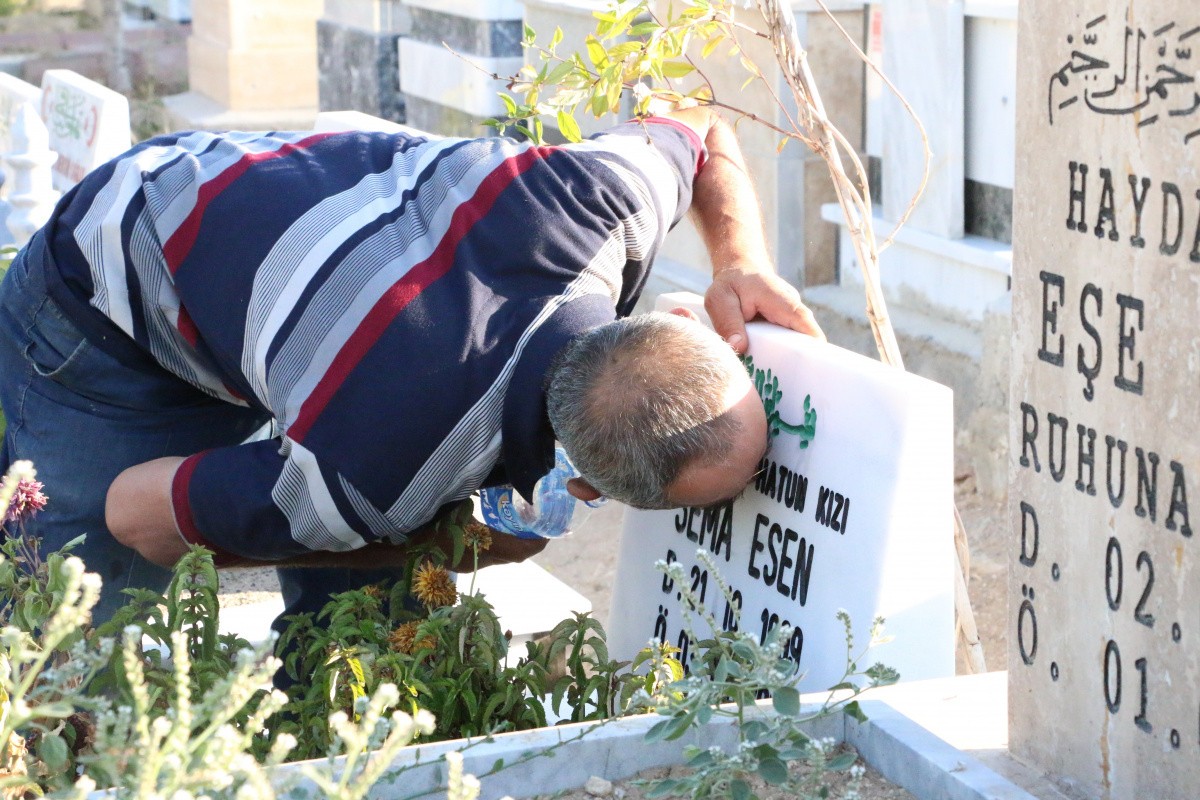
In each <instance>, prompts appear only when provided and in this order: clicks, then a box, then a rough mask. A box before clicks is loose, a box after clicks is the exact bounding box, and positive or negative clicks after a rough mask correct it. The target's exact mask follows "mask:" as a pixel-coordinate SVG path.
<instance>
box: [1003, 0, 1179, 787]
mask: <svg viewBox="0 0 1200 800" xmlns="http://www.w3.org/2000/svg"><path fill="white" fill-rule="evenodd" d="M1019 26H1020V34H1019V39H1018V43H1019V44H1018V46H1019V49H1020V54H1019V58H1018V64H1019V68H1018V99H1019V104H1018V109H1017V112H1018V113H1017V143H1018V144H1017V148H1018V151H1017V174H1016V186H1015V202H1014V226H1013V233H1014V235H1013V245H1014V261H1013V287H1012V288H1013V302H1012V309H1013V348H1014V349H1013V375H1012V391H1011V395H1010V396H1011V401H1010V403H1011V412H1010V439H1009V442H1010V475H1011V481H1010V486H1011V488H1010V497H1011V526H1012V538H1011V540H1010V541H1011V547H1010V551H1009V552H1010V557H1011V560H1010V565H1011V572H1010V574H1011V582H1010V587H1009V604H1008V605H1009V637H1008V641H1009V654H1010V655H1009V716H1010V725H1009V734H1010V746H1011V750H1012V752H1013V753H1015V754H1017V755H1018V756H1020V757H1022V758H1025V759H1027V760H1030V761H1032V762H1034V763H1035V764H1036V765H1037V767H1038V768H1039V769H1040V770H1042V771H1045V772H1048V773H1049V774H1051V775H1053V776H1056V777H1058V778H1060V779H1061V780H1063V781H1065V782H1069V783H1070V784H1072V785H1073V786H1075V787H1077V788H1078V789H1080V790H1082V792H1083V793H1084V794H1085V795H1087V796H1090V797H1101V798H1113V799H1114V800H1115V799H1116V798H1120V799H1121V800H1124V798H1139V800H1148V799H1150V800H1152V799H1154V798H1194V797H1200V723H1198V720H1200V568H1198V564H1197V557H1198V556H1200V552H1198V551H1197V542H1196V539H1195V537H1194V535H1193V526H1192V524H1191V518H1190V503H1194V502H1196V498H1197V497H1200V485H1198V484H1197V475H1198V474H1200V436H1198V435H1197V426H1198V425H1200V402H1198V400H1197V398H1198V395H1197V386H1198V385H1200V5H1197V4H1196V2H1195V0H1156V2H1129V0H1080V2H1073V3H1064V2H1062V1H1061V0H1021V7H1020V14H1019Z"/></svg>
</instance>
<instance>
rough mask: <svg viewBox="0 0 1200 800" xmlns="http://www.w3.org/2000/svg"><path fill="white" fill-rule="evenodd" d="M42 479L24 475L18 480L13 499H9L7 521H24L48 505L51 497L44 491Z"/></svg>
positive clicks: (5, 518)
mask: <svg viewBox="0 0 1200 800" xmlns="http://www.w3.org/2000/svg"><path fill="white" fill-rule="evenodd" d="M43 488H44V487H43V485H42V482H41V481H38V480H34V479H33V478H26V477H22V478H20V479H18V480H17V486H16V489H15V490H14V491H13V496H12V500H10V501H9V504H8V511H7V512H5V514H4V521H5V522H22V521H24V520H27V519H31V518H32V517H33V515H34V514H36V513H37V512H39V511H41V510H42V509H43V508H45V507H46V502H47V501H48V500H49V499H50V498H48V497H46V495H44V494H43V493H42V489H43Z"/></svg>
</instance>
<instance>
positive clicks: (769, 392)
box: [741, 356, 817, 450]
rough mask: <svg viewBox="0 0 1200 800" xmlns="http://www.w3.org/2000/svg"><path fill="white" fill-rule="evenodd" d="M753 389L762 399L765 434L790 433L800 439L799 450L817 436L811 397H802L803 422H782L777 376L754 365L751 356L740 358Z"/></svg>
mask: <svg viewBox="0 0 1200 800" xmlns="http://www.w3.org/2000/svg"><path fill="white" fill-rule="evenodd" d="M741 359H742V364H744V365H745V367H746V372H748V373H749V374H750V380H751V381H753V382H754V389H755V391H757V392H758V396H759V397H760V398H761V399H762V402H763V410H765V411H766V412H767V432H768V434H769V435H770V436H771V437H772V438H774V437H776V436H778V435H779V434H780V433H790V434H792V435H793V436H798V437H799V438H800V449H801V450H803V449H804V448H806V447H808V444H809V442H811V441H812V440H813V437H814V436H816V435H817V410H816V409H815V408H813V407H812V395H805V396H804V422H803V423H802V424H798V425H797V424H793V423H791V422H787V421H786V420H784V419H783V418H782V417H781V416H780V414H779V401H780V400H782V399H783V390H782V389H780V388H779V376H777V375H773V374H772V372H771V370H770V368H767V369H766V370H763V369H761V368H759V367H756V366H755V365H754V358H753V357H752V356H741Z"/></svg>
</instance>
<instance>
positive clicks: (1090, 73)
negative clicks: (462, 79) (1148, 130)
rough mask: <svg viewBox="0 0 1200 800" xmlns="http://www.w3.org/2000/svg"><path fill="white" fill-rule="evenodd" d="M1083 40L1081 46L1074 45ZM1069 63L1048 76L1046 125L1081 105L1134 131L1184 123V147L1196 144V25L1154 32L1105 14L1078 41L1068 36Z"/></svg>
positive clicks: (1199, 129)
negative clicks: (1128, 122)
mask: <svg viewBox="0 0 1200 800" xmlns="http://www.w3.org/2000/svg"><path fill="white" fill-rule="evenodd" d="M1078 39H1081V40H1082V44H1079V43H1078ZM1066 41H1067V44H1068V45H1071V46H1072V47H1073V48H1074V49H1072V50H1071V57H1070V58H1069V59H1068V60H1067V62H1066V63H1065V64H1063V65H1062V67H1060V68H1059V70H1058V71H1057V72H1055V73H1054V74H1053V75H1051V76H1050V81H1049V84H1048V87H1047V92H1046V104H1047V111H1048V113H1049V115H1050V124H1051V125H1053V124H1054V123H1055V117H1056V115H1057V114H1059V112H1062V111H1063V110H1064V109H1067V108H1069V107H1071V106H1073V105H1075V104H1076V103H1078V102H1079V101H1080V100H1082V101H1083V105H1084V106H1086V107H1087V108H1088V109H1089V110H1090V111H1092V112H1093V113H1095V114H1105V115H1115V116H1125V115H1130V116H1132V117H1133V119H1134V120H1136V124H1137V127H1139V128H1144V127H1146V126H1149V125H1154V124H1155V123H1157V122H1159V121H1160V120H1162V119H1163V117H1166V118H1167V119H1170V118H1172V117H1184V118H1188V119H1187V120H1186V121H1185V125H1184V127H1185V128H1187V127H1188V123H1189V122H1191V123H1195V125H1196V127H1195V129H1193V130H1190V131H1186V132H1185V133H1184V134H1183V142H1184V144H1188V143H1190V142H1191V141H1192V140H1194V139H1200V92H1198V91H1197V76H1198V69H1197V65H1196V63H1195V62H1193V60H1192V55H1193V48H1194V47H1195V46H1196V45H1200V25H1195V26H1186V25H1180V24H1177V23H1176V22H1168V23H1166V24H1164V25H1162V26H1160V27H1158V28H1154V29H1152V30H1150V29H1146V28H1142V27H1138V28H1132V27H1130V26H1129V24H1127V22H1126V19H1125V18H1116V17H1112V18H1110V17H1109V15H1107V14H1104V15H1101V16H1099V17H1095V18H1094V19H1091V20H1089V21H1088V22H1087V23H1085V24H1084V29H1083V31H1082V33H1081V35H1080V36H1079V37H1076V36H1075V35H1074V34H1068V35H1067V39H1066Z"/></svg>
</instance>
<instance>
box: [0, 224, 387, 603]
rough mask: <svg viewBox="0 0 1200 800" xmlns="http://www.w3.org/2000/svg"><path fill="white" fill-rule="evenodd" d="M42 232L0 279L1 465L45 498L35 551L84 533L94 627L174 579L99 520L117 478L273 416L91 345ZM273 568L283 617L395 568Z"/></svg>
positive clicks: (32, 524) (242, 434)
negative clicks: (75, 319) (21, 462)
mask: <svg viewBox="0 0 1200 800" xmlns="http://www.w3.org/2000/svg"><path fill="white" fill-rule="evenodd" d="M40 239H41V234H38V235H37V236H35V240H34V242H32V243H31V245H30V246H29V247H27V248H25V249H24V250H22V251H21V253H19V254H18V255H17V258H16V260H15V261H14V262H13V264H12V266H11V267H10V268H9V270H8V274H7V275H6V276H5V278H4V281H3V283H0V406H3V409H4V415H5V417H7V420H8V428H7V430H6V431H5V434H4V445H3V449H2V450H0V472H2V471H3V470H7V469H8V466H9V464H11V463H12V462H13V461H14V460H17V459H29V460H31V461H32V462H33V464H34V467H35V468H36V469H37V472H38V480H40V481H42V482H43V483H44V484H45V487H46V488H45V493H46V495H47V496H48V497H49V503H48V504H47V505H46V508H45V509H44V510H43V511H42V512H41V513H39V514H38V515H37V516H36V517H34V518H33V519H32V520H30V521H29V522H28V523H27V524H26V528H27V530H28V531H29V532H31V533H33V534H34V535H36V536H38V537H40V538H41V540H42V547H41V551H42V553H43V554H46V553H50V552H53V551H54V550H57V549H58V548H60V547H62V545H64V544H66V543H67V542H69V541H70V540H71V539H74V538H76V537H77V536H79V535H80V534H87V538H86V540H85V541H84V543H83V544H82V546H79V547H76V548H75V550H74V553H75V554H76V555H78V556H79V557H80V558H82V559H83V561H84V563H85V564H86V565H87V568H88V570H89V571H91V572H96V573H98V574H99V575H100V577H101V578H102V579H103V581H104V585H103V591H102V594H101V599H100V603H99V605H98V606H97V607H96V609H95V611H94V612H93V619H94V620H95V622H96V623H99V622H103V621H104V620H107V619H108V618H109V617H111V616H112V614H113V612H114V611H116V609H118V608H120V607H121V606H122V605H123V604H124V599H125V598H124V596H123V595H122V594H121V590H122V589H126V588H131V587H141V588H148V589H154V590H156V591H162V590H163V589H165V588H166V586H167V583H168V582H169V581H170V578H171V571H170V570H168V569H164V568H162V567H158V566H155V565H154V564H152V563H150V562H148V561H146V560H145V559H144V558H142V557H141V556H139V555H138V554H137V553H136V552H135V551H133V550H131V549H129V548H127V547H125V546H123V545H121V544H120V543H119V542H117V540H116V539H114V538H113V536H112V534H111V533H110V532H109V531H108V528H107V527H106V526H105V521H104V504H105V497H106V495H107V492H108V487H109V486H110V485H111V484H112V481H113V479H114V478H116V477H117V475H118V474H119V473H120V472H121V471H122V470H124V469H126V468H128V467H131V466H133V465H135V464H141V463H143V462H146V461H150V460H152V459H155V458H162V457H164V456H188V455H192V454H193V453H198V452H200V451H201V450H206V449H208V448H212V447H225V446H231V445H237V444H240V443H241V442H244V441H245V440H246V439H247V438H248V437H250V436H251V435H252V434H254V433H255V432H256V431H258V430H259V429H261V428H262V427H263V426H264V425H265V424H266V423H267V422H269V421H270V417H269V415H267V414H265V413H264V412H262V411H260V410H257V409H251V408H244V407H241V406H235V405H232V404H229V403H225V402H222V401H220V400H216V399H214V398H212V397H209V396H208V395H206V394H204V393H203V392H201V391H200V390H199V389H196V388H195V387H193V386H191V385H190V384H188V383H186V382H185V381H183V380H181V379H179V378H177V377H175V376H174V375H172V374H170V373H169V372H167V371H166V370H164V369H162V368H161V367H158V366H157V365H155V364H153V363H143V364H137V365H135V366H130V365H127V364H124V363H122V362H121V361H120V360H118V359H117V358H115V357H114V356H112V355H110V354H109V353H107V352H106V351H105V350H103V349H101V348H100V347H98V346H96V345H94V344H93V343H92V342H91V341H89V340H88V338H87V337H86V336H85V335H84V334H83V333H81V332H80V331H79V329H78V328H77V327H76V326H75V325H74V324H72V322H71V320H70V319H68V316H67V315H66V314H65V313H64V312H63V311H62V310H61V309H60V308H59V306H58V305H57V304H56V303H55V302H54V301H53V300H52V299H51V298H50V297H49V295H48V293H47V281H46V269H47V268H50V267H48V265H47V263H46V262H47V256H46V254H45V247H44V245H43V243H42V242H41V241H40ZM118 335H119V334H118ZM279 572H280V582H281V584H282V586H283V593H284V598H285V602H286V603H287V606H288V608H287V610H286V611H285V613H295V612H298V611H306V610H315V609H319V608H320V607H321V606H322V605H323V604H324V602H325V601H326V600H327V599H328V597H329V594H330V593H331V592H337V591H345V590H347V589H351V588H357V587H359V586H363V585H366V584H368V583H373V582H376V581H379V580H382V579H384V578H386V577H389V576H393V575H394V574H395V573H394V572H387V571H382V570H369V571H368V570H363V571H355V570H303V569H286V570H284V569H281V570H279Z"/></svg>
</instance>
